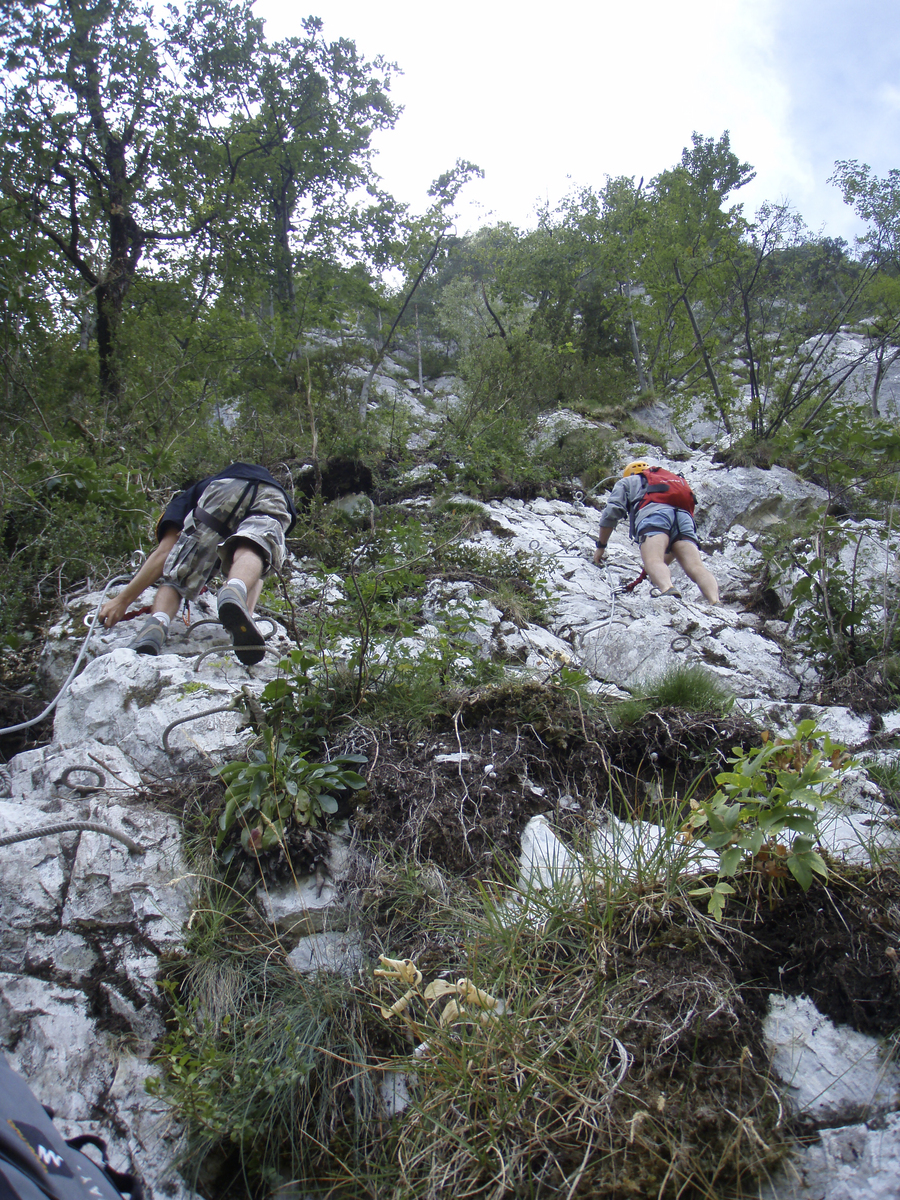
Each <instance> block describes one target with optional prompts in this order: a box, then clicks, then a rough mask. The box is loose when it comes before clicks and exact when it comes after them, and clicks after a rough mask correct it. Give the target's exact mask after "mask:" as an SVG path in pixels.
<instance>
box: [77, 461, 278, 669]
mask: <svg viewBox="0 0 900 1200" xmlns="http://www.w3.org/2000/svg"><path fill="white" fill-rule="evenodd" d="M296 519H297V512H296V509H295V508H294V504H293V501H292V500H291V498H290V496H289V495H288V494H287V492H286V491H285V490H284V488H283V487H281V485H280V484H279V483H277V482H276V481H275V480H274V479H273V478H272V476H271V475H270V474H269V472H268V471H266V470H265V468H264V467H258V466H253V465H250V464H248V463H232V464H231V466H230V467H226V468H225V470H224V471H220V472H219V474H218V475H213V476H211V477H210V478H209V479H203V480H201V481H200V482H199V483H196V484H194V485H193V486H192V487H190V488H187V489H186V490H185V491H183V492H179V493H178V495H177V496H175V497H174V498H173V499H172V501H171V502H170V503H169V505H168V507H167V508H166V511H165V512H164V513H163V515H162V516H161V517H160V519H159V522H158V524H157V527H156V536H157V539H158V545H157V547H156V549H155V550H154V551H153V552H152V553H151V554H150V555H148V557H147V559H146V561H145V562H144V564H143V566H142V567H141V568H140V570H139V571H138V572H137V574H136V575H135V576H134V578H133V579H132V580H131V581H130V582H129V583H128V584H127V585H126V586H125V587H124V588H123V589H122V591H121V592H119V594H118V595H117V596H114V597H113V598H112V599H111V600H108V601H107V602H106V604H104V605H103V607H102V608H101V610H100V620H101V621H102V622H103V624H104V625H105V626H106V627H107V628H108V629H109V628H111V627H112V626H113V625H115V624H116V623H117V622H118V621H120V620H121V619H122V617H123V616H124V615H125V613H126V610H127V609H128V606H129V605H130V604H131V603H132V602H133V601H134V600H136V599H137V597H138V596H139V595H140V594H141V592H142V591H143V590H144V588H146V587H148V586H150V584H152V583H156V582H157V580H158V581H159V583H160V586H159V589H158V590H157V593H156V599H155V600H154V603H153V613H152V616H151V617H150V618H149V619H148V621H147V623H146V624H145V625H144V627H143V628H142V629H141V631H140V633H139V634H138V636H137V637H136V638H135V640H134V641H133V642H132V643H131V648H132V649H133V650H134V651H136V652H137V653H138V654H159V652H160V650H161V649H162V647H163V645H164V644H165V640H166V635H167V632H168V628H169V622H170V620H171V618H172V617H173V616H174V615H175V613H176V612H177V611H178V606H179V604H180V603H181V601H182V599H186V600H190V599H193V598H194V597H195V596H197V595H198V594H199V592H200V591H202V589H203V587H204V586H205V585H206V584H207V583H208V582H209V580H210V579H211V578H212V576H213V575H214V574H215V573H216V570H217V569H218V568H219V565H220V564H221V568H222V570H223V572H224V573H225V576H226V582H225V586H224V587H223V588H221V589H220V591H219V595H218V614H219V620H220V621H221V622H222V624H223V625H224V626H225V628H226V629H227V630H228V631H229V633H230V634H231V636H232V640H233V641H234V646H235V653H236V654H237V656H238V658H239V659H240V661H241V662H242V663H244V664H246V665H248V666H249V665H251V664H253V663H257V662H260V661H261V659H262V658H263V656H264V654H265V645H264V640H263V637H262V635H261V634H260V632H259V630H258V629H257V628H256V625H255V624H254V622H253V619H252V615H251V614H252V613H253V609H254V607H255V605H256V602H257V600H258V599H259V594H260V592H261V590H262V581H263V579H264V578H265V576H266V575H267V574H268V573H269V572H270V571H273V570H274V571H276V572H277V571H280V570H281V567H282V564H283V563H284V556H285V540H284V539H285V535H286V534H287V533H289V532H290V530H291V529H292V528H293V525H294V522H295V521H296Z"/></svg>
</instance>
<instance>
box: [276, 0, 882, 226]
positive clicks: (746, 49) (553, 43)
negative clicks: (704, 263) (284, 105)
mask: <svg viewBox="0 0 900 1200" xmlns="http://www.w3.org/2000/svg"><path fill="white" fill-rule="evenodd" d="M860 6H861V7H862V9H865V12H864V13H863V12H862V11H861V9H860ZM892 8H893V0H891V8H890V9H889V8H888V0H856V2H855V3H853V4H850V3H848V2H846V0H682V2H681V3H680V4H673V3H671V0H632V2H631V3H630V4H629V5H624V4H622V3H621V0H615V2H614V3H612V2H609V0H608V2H607V3H603V2H602V0H601V2H600V3H597V2H596V0H595V3H594V4H592V5H588V4H586V3H585V2H584V0H579V2H578V3H575V2H573V0H559V2H557V3H556V4H543V5H538V4H536V3H534V0H532V2H531V3H530V4H529V3H523V4H520V5H519V6H518V7H515V8H513V7H511V6H509V5H508V4H507V3H501V2H500V0H481V2H478V0H458V2H457V3H456V4H454V5H452V6H450V5H448V6H430V7H426V6H423V5H422V4H421V3H419V2H418V0H416V2H414V0H394V2H393V3H392V4H391V5H390V6H388V7H385V6H381V5H379V6H376V5H373V4H372V3H371V0H366V3H362V0H327V2H326V3H324V4H323V6H322V7H321V8H320V9H319V14H318V15H320V16H321V17H322V19H323V21H324V25H325V34H326V36H328V37H333V38H334V37H348V38H352V39H353V40H354V41H355V42H356V43H357V46H358V48H359V49H360V50H361V51H362V52H363V53H364V54H365V55H366V56H367V57H369V58H373V57H375V56H376V55H377V54H383V55H384V56H385V57H386V58H388V59H391V60H395V61H396V62H397V63H398V64H399V66H400V68H401V69H402V70H403V72H404V74H403V75H402V76H401V77H400V78H398V79H397V80H396V85H395V88H394V89H393V92H394V96H395V99H396V100H397V101H398V102H399V103H401V104H403V105H404V106H405V112H404V113H403V115H402V116H401V118H400V120H399V122H398V125H397V127H396V129H395V130H393V131H391V132H389V133H387V134H384V135H382V136H380V137H379V139H378V142H377V146H378V149H379V158H378V169H379V171H380V173H381V175H382V176H383V178H384V180H385V184H386V186H387V187H388V188H389V190H391V191H392V192H393V193H394V194H395V195H397V196H398V197H399V198H401V199H403V200H406V201H407V202H409V203H410V204H412V205H413V207H414V208H418V209H420V210H421V208H423V207H424V206H425V204H426V190H427V188H428V185H429V184H430V183H431V181H432V180H433V179H435V178H436V177H437V176H438V175H439V174H440V173H441V172H442V171H445V170H447V169H448V168H449V167H450V166H452V164H453V162H454V161H455V160H456V159H457V158H467V159H469V160H470V161H473V162H476V163H478V164H479V166H481V167H482V168H483V169H484V170H485V173H486V178H485V180H484V181H481V182H478V183H474V184H472V185H470V186H469V187H468V188H467V189H466V192H464V194H463V200H464V203H463V205H462V207H461V211H460V220H459V228H460V230H461V231H462V230H464V229H466V228H472V227H475V226H477V225H478V224H480V223H484V222H486V221H488V220H508V221H511V222H512V223H513V224H516V225H519V226H527V225H530V224H532V223H533V220H534V207H535V203H536V202H537V201H539V200H542V201H545V202H549V203H551V204H555V203H556V202H557V201H558V200H559V199H560V198H561V197H562V196H563V195H564V194H565V192H566V191H567V190H568V189H569V188H570V187H571V186H572V185H573V184H592V185H595V186H602V184H603V182H604V179H605V177H606V175H629V176H634V177H635V178H637V177H639V176H641V175H643V176H644V177H645V178H647V179H649V178H650V177H651V176H653V175H654V174H656V173H657V172H659V171H661V170H663V169H665V168H666V167H669V166H672V165H674V164H675V163H676V162H678V160H679V158H680V155H681V150H682V148H683V147H684V146H685V145H688V144H689V143H690V136H691V133H692V131H694V130H697V131H698V132H699V133H701V134H703V136H705V137H718V136H719V135H720V134H721V133H722V131H723V130H725V129H728V130H729V131H730V135H731V145H732V148H733V149H734V151H735V152H736V153H737V154H738V155H739V156H740V158H741V159H742V160H743V161H747V162H750V163H751V164H752V165H753V166H754V167H755V168H756V170H757V179H756V180H755V181H754V182H753V183H752V184H750V185H749V186H748V187H747V188H745V189H743V191H742V192H740V193H738V194H737V196H736V197H735V198H736V199H738V200H742V201H743V202H744V204H745V208H746V209H747V210H748V211H751V212H752V211H754V210H755V209H756V208H757V207H758V206H759V204H761V203H762V202H763V201H765V200H770V201H780V200H784V199H789V200H791V201H792V202H793V203H794V204H795V205H796V207H797V208H798V209H799V210H800V212H801V215H803V216H804V217H805V219H806V220H807V222H808V223H809V224H810V225H811V226H813V227H814V228H816V229H818V228H822V227H824V230H825V232H827V233H829V234H831V235H832V236H835V235H843V236H848V237H849V236H852V233H853V232H855V230H856V223H855V218H853V215H852V214H851V213H850V211H849V210H848V209H847V208H846V207H845V206H844V205H843V202H842V201H841V198H840V196H839V194H838V193H837V191H836V189H834V188H832V187H830V185H828V184H827V182H826V180H827V178H828V176H829V175H830V173H831V170H832V168H833V163H834V160H835V159H837V158H852V157H858V158H866V160H867V161H870V162H872V164H873V166H874V167H875V169H876V170H878V171H880V172H885V171H886V170H887V169H888V168H889V166H894V165H898V164H896V163H894V162H891V163H889V164H886V163H884V162H883V161H881V160H880V159H878V157H877V156H876V155H874V154H872V153H869V152H870V151H871V150H872V149H878V151H879V154H880V155H881V156H882V157H883V155H884V153H885V151H884V146H885V145H890V146H891V150H893V148H894V147H896V146H897V144H898V138H897V136H896V134H897V133H898V132H900V127H898V123H897V114H898V112H900V87H898V86H897V85H895V84H894V82H893V77H894V75H893V66H894V63H895V61H896V60H895V58H894V57H893V55H892V54H891V53H890V52H889V50H890V49H891V48H892V47H893V45H894V42H892V40H891V39H892V36H893V35H889V34H888V33H886V32H884V28H885V27H884V25H882V32H880V33H879V30H878V27H877V20H878V17H879V14H880V15H881V16H882V17H883V18H884V19H885V20H888V13H889V12H891V11H892ZM255 12H256V13H257V15H259V16H262V17H263V18H265V19H266V21H267V31H268V33H269V36H273V37H284V36H287V35H289V34H291V33H299V32H300V26H299V18H298V17H297V10H296V8H295V7H294V6H293V5H292V4H288V3H287V2H286V0H257V3H256V5H255ZM855 14H859V15H855ZM889 22H890V23H889V25H888V27H887V28H888V29H893V27H894V26H895V25H896V20H895V18H892V17H891V18H890V19H889ZM872 23H874V24H872ZM866 25H868V28H865V27H864V26H866ZM886 47H887V49H886ZM889 134H890V136H889V137H888V135H889ZM885 138H887V139H888V140H887V141H885ZM876 139H877V140H878V145H877V146H874V145H873V143H874V142H875V141H876ZM867 153H868V157H867ZM876 163H877V165H876Z"/></svg>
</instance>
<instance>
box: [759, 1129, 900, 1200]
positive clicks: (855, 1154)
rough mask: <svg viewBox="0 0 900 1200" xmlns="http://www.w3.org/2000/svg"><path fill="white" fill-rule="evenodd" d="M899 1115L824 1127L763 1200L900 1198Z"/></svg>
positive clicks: (766, 1188) (780, 1174)
mask: <svg viewBox="0 0 900 1200" xmlns="http://www.w3.org/2000/svg"><path fill="white" fill-rule="evenodd" d="M898 1181H900V1113H888V1114H887V1115H886V1116H883V1117H880V1118H877V1119H875V1120H873V1121H867V1122H865V1123H864V1124H859V1125H845V1126H841V1127H839V1128H837V1129H822V1130H820V1131H819V1140H818V1141H816V1142H813V1143H812V1144H811V1145H808V1146H799V1147H797V1150H796V1151H795V1153H794V1154H793V1155H792V1156H791V1160H790V1161H789V1162H788V1163H786V1164H785V1166H784V1167H783V1168H782V1169H781V1170H780V1171H779V1172H778V1173H777V1175H776V1177H775V1178H774V1179H773V1180H772V1181H771V1183H769V1184H765V1185H763V1186H762V1188H761V1189H760V1193H759V1195H760V1200H897V1196H898V1194H900V1183H898Z"/></svg>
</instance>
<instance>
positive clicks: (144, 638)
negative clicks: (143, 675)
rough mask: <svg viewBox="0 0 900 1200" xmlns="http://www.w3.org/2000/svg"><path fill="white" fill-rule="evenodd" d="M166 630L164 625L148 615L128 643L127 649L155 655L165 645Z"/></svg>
mask: <svg viewBox="0 0 900 1200" xmlns="http://www.w3.org/2000/svg"><path fill="white" fill-rule="evenodd" d="M167 632H168V631H167V630H166V627H165V625H163V624H162V623H161V622H160V621H157V620H155V619H154V618H153V617H150V619H149V620H148V621H147V622H146V624H145V625H144V627H143V629H142V630H141V631H140V633H139V634H138V635H137V637H136V638H135V639H134V641H133V642H130V643H129V646H128V649H129V650H133V651H134V652H135V654H153V655H157V654H159V652H160V650H162V648H163V646H164V645H165V641H166V633H167Z"/></svg>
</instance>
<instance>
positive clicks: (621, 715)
mask: <svg viewBox="0 0 900 1200" xmlns="http://www.w3.org/2000/svg"><path fill="white" fill-rule="evenodd" d="M733 703H734V696H733V695H732V693H731V691H730V690H729V689H728V688H727V687H726V686H725V684H724V683H722V681H721V680H720V679H718V678H717V676H715V675H713V674H712V672H711V671H708V670H707V669H706V668H705V667H702V666H700V664H699V663H685V664H681V663H676V664H675V665H674V666H671V667H667V668H666V670H665V671H663V672H662V673H661V674H660V675H657V676H656V677H653V678H650V679H648V680H646V681H644V682H642V683H640V684H639V685H638V686H637V687H636V688H635V694H634V695H633V696H632V697H631V698H630V699H629V700H623V701H621V702H620V703H619V704H617V705H615V706H614V707H613V709H612V712H611V718H612V720H613V723H614V724H615V725H617V726H619V727H621V726H623V725H635V724H637V723H638V722H639V721H641V720H642V719H643V718H644V717H645V716H646V715H647V713H649V712H651V711H652V710H653V709H656V708H677V709H681V710H682V711H683V712H696V713H718V714H721V713H725V712H727V711H728V710H729V709H730V708H731V706H732V705H733Z"/></svg>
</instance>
